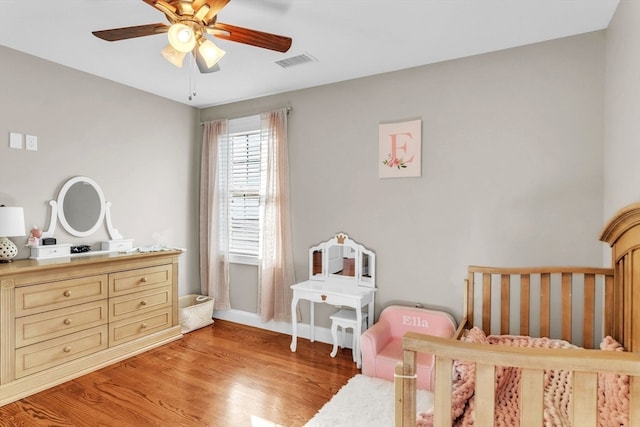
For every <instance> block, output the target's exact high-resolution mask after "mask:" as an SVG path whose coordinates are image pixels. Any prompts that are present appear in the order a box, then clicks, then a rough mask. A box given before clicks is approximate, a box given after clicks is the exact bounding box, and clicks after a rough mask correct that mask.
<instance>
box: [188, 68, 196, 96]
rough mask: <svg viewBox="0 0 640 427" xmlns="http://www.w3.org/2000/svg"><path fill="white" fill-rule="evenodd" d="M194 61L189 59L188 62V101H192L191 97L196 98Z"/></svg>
mask: <svg viewBox="0 0 640 427" xmlns="http://www.w3.org/2000/svg"><path fill="white" fill-rule="evenodd" d="M194 61H195V60H194V59H193V58H190V61H189V92H188V93H189V101H191V100H192V99H193V97H192V95H193V96H196V79H195V78H194V77H193V68H194V67H193V62H194Z"/></svg>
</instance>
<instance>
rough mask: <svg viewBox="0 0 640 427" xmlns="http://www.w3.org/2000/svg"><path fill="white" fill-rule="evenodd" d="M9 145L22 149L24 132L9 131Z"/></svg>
mask: <svg viewBox="0 0 640 427" xmlns="http://www.w3.org/2000/svg"><path fill="white" fill-rule="evenodd" d="M9 147H10V148H15V149H17V150H22V134H21V133H15V132H9Z"/></svg>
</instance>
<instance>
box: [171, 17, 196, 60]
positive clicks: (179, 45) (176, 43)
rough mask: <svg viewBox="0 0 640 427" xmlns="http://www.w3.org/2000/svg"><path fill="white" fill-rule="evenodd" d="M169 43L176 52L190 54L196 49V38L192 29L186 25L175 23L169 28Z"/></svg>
mask: <svg viewBox="0 0 640 427" xmlns="http://www.w3.org/2000/svg"><path fill="white" fill-rule="evenodd" d="M167 35H168V38H169V43H170V44H171V46H172V47H173V48H174V49H175V50H177V51H178V52H184V53H187V52H190V51H192V50H193V48H194V47H196V36H195V33H194V31H193V28H191V27H189V26H188V25H185V24H182V23H180V22H176V23H175V24H173V25H171V27H169V32H168V33H167Z"/></svg>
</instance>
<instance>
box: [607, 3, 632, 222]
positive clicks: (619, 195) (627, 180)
mask: <svg viewBox="0 0 640 427" xmlns="http://www.w3.org/2000/svg"><path fill="white" fill-rule="evenodd" d="M639 40H640V2H638V1H633V0H622V1H621V2H620V4H619V5H618V8H617V10H616V13H615V15H614V17H613V19H612V20H611V23H610V25H609V29H608V30H607V45H606V52H607V55H606V70H607V71H606V97H605V105H606V111H605V145H604V218H605V219H608V218H609V217H610V216H611V215H612V214H613V213H614V212H615V211H617V210H618V209H620V208H622V207H624V206H626V205H628V204H630V203H635V202H638V201H640V168H639V167H638V159H640V120H639V118H640V78H639V76H640V44H639V43H640V42H639Z"/></svg>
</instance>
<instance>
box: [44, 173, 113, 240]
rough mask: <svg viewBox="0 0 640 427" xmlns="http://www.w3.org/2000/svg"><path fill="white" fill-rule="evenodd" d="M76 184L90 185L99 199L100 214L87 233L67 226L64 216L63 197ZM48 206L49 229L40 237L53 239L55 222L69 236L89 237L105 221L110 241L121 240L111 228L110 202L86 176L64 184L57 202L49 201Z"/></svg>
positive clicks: (77, 177)
mask: <svg viewBox="0 0 640 427" xmlns="http://www.w3.org/2000/svg"><path fill="white" fill-rule="evenodd" d="M78 182H84V183H87V184H89V185H91V186H92V187H93V188H94V190H95V191H96V193H97V194H98V198H99V199H100V214H99V215H98V220H97V221H96V223H95V224H94V225H93V227H91V229H89V230H87V231H78V230H76V229H74V228H73V227H72V226H71V225H70V224H69V222H68V221H67V218H66V217H65V215H64V197H65V196H66V194H67V192H68V191H69V189H70V188H71V186H73V185H74V184H76V183H78ZM49 205H50V206H51V217H50V219H49V228H48V229H47V231H45V232H43V233H42V237H53V235H54V233H55V230H56V224H57V220H60V223H61V224H62V227H63V228H64V229H65V230H66V231H67V232H68V233H69V234H71V235H72V236H76V237H86V236H90V235H91V234H93V233H95V232H96V230H97V229H98V228H99V227H100V226H101V225H102V222H103V221H105V220H106V223H107V231H108V232H109V236H110V237H111V239H112V240H118V239H122V235H121V234H120V233H119V232H118V230H116V229H115V228H113V225H112V224H111V212H110V210H111V202H105V201H104V193H103V192H102V188H100V186H99V185H98V183H97V182H95V181H94V180H92V179H91V178H88V177H86V176H76V177H73V178H71V179H69V180H68V181H67V182H65V183H64V185H63V186H62V188H61V189H60V192H59V193H58V200H57V201H56V200H50V201H49Z"/></svg>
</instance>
